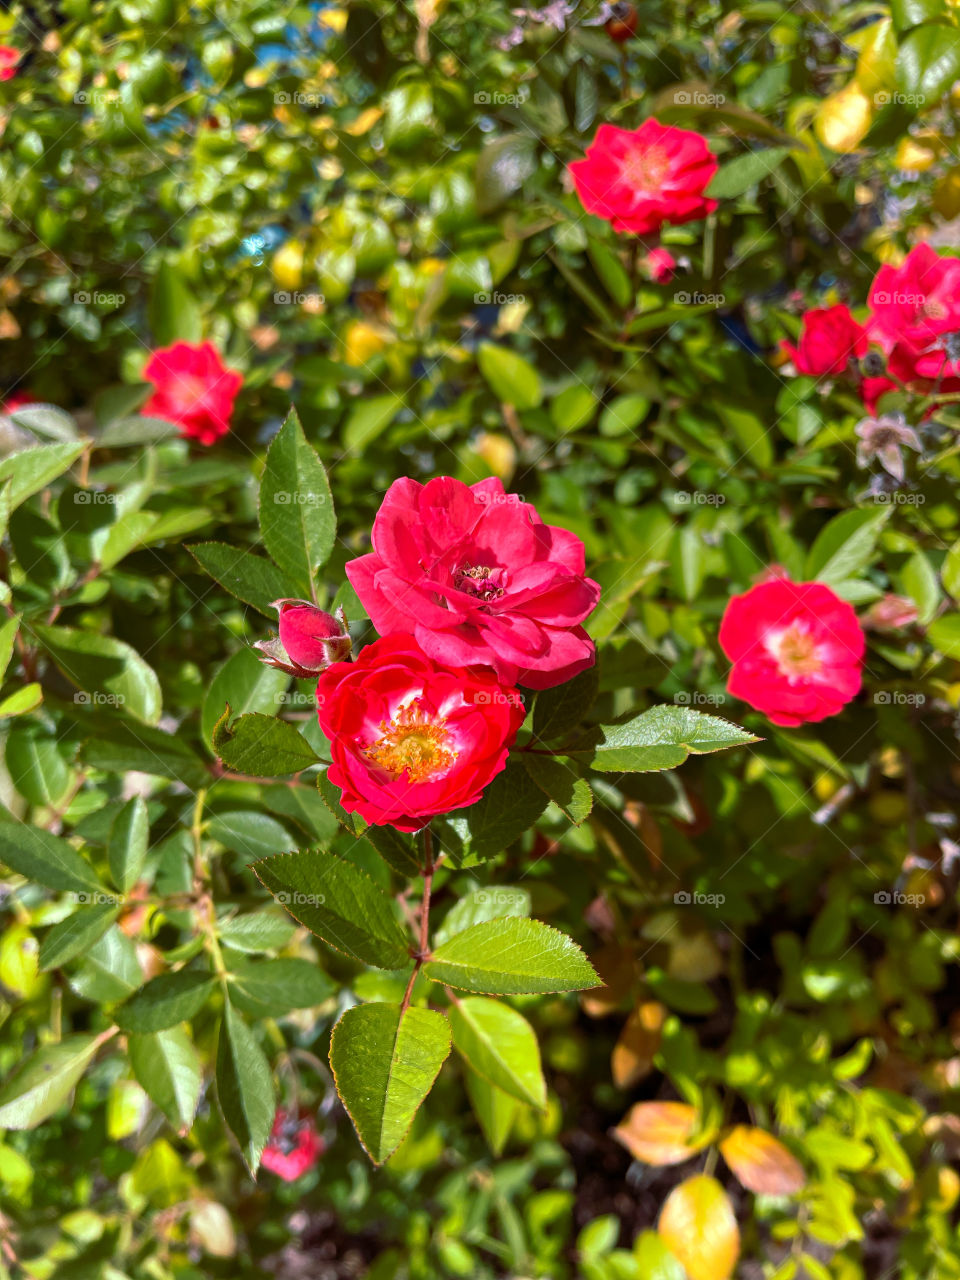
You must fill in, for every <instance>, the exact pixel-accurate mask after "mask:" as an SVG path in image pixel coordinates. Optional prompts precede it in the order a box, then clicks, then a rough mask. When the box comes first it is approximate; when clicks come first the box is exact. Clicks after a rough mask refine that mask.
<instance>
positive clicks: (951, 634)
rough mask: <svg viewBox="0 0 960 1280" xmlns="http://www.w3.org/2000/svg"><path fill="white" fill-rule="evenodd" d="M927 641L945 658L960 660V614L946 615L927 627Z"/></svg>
mask: <svg viewBox="0 0 960 1280" xmlns="http://www.w3.org/2000/svg"><path fill="white" fill-rule="evenodd" d="M927 639H928V640H929V641H930V643H931V644H932V645H933V647H934V648H935V649H936V650H937V651H938V652H939V653H942V654H943V656H944V657H945V658H960V613H944V614H942V615H941V616H940V617H939V618H935V619H934V620H933V622H931V623H930V625H929V627H927Z"/></svg>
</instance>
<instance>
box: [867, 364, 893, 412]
mask: <svg viewBox="0 0 960 1280" xmlns="http://www.w3.org/2000/svg"><path fill="white" fill-rule="evenodd" d="M897 390H898V387H897V384H896V383H895V382H891V380H890V379H889V378H886V377H884V376H883V375H882V374H881V375H880V376H879V377H876V378H864V380H863V381H862V382H861V383H860V396H861V398H862V399H863V407H864V408H865V409H866V411H867V412H868V413H869V414H870V415H871V416H872V417H876V416H877V410H878V407H879V404H880V401H881V400H882V399H883V397H884V396H885V395H886V394H887V392H888V391H897Z"/></svg>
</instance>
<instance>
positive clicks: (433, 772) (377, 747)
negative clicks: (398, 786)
mask: <svg viewBox="0 0 960 1280" xmlns="http://www.w3.org/2000/svg"><path fill="white" fill-rule="evenodd" d="M363 754H364V755H365V756H366V757H367V759H368V760H371V761H372V762H373V763H374V764H377V765H379V766H380V768H381V769H386V771H387V773H389V774H390V776H391V777H392V778H399V777H401V776H402V775H403V774H404V773H405V774H406V775H407V778H408V780H409V781H410V782H424V781H425V780H427V779H429V778H433V777H436V776H439V775H442V774H444V773H446V772H447V770H448V769H449V768H450V767H451V765H452V764H453V763H454V761H455V760H456V758H457V755H458V754H459V753H458V752H457V751H455V750H454V749H453V748H452V747H451V746H450V734H449V733H448V732H447V730H446V728H445V727H444V723H443V721H442V720H439V719H437V717H436V716H434V715H432V714H431V713H430V712H427V711H425V710H424V709H423V707H422V706H421V704H420V699H419V698H414V699H413V701H412V702H408V703H407V704H406V706H403V707H401V708H400V710H399V711H398V712H397V713H396V715H395V716H394V717H393V719H392V720H389V721H387V720H381V721H380V736H379V738H377V740H376V742H374V743H372V744H371V745H370V746H369V747H364V748H363Z"/></svg>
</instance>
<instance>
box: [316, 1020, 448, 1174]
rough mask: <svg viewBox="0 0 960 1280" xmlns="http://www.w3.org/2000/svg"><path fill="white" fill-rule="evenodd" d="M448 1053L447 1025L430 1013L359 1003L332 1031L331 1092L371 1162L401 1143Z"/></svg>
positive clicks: (378, 1162)
mask: <svg viewBox="0 0 960 1280" xmlns="http://www.w3.org/2000/svg"><path fill="white" fill-rule="evenodd" d="M449 1052H450V1026H449V1024H448V1022H447V1020H446V1018H445V1017H444V1016H443V1014H442V1013H437V1012H435V1011H434V1010H432V1009H417V1008H412V1009H406V1010H404V1011H402V1012H401V1008H400V1005H398V1004H361V1005H354V1007H353V1008H352V1009H347V1011H346V1012H345V1013H344V1015H343V1017H342V1018H341V1019H340V1021H339V1022H338V1023H337V1025H336V1026H335V1027H334V1029H333V1035H332V1037H331V1040H330V1067H331V1070H332V1071H333V1076H334V1080H335V1081H336V1085H337V1093H338V1094H339V1095H340V1099H341V1101H342V1102H343V1105H344V1106H345V1107H346V1109H347V1113H348V1114H349V1116H350V1119H351V1120H352V1121H353V1125H354V1128H355V1129H356V1131H357V1136H358V1137H359V1139H360V1141H361V1142H362V1143H363V1147H364V1149H365V1151H366V1152H367V1153H368V1155H369V1156H370V1158H371V1159H372V1160H373V1162H374V1163H375V1164H383V1162H384V1160H386V1159H387V1158H388V1157H389V1156H390V1155H392V1153H393V1152H394V1151H395V1150H396V1149H397V1147H398V1146H399V1145H400V1143H401V1142H402V1141H403V1139H404V1137H405V1136H406V1134H407V1131H408V1129H409V1128H410V1125H411V1123H412V1122H413V1117H414V1116H415V1115H416V1113H417V1111H418V1109H419V1107H420V1104H421V1103H422V1102H423V1100H424V1098H425V1097H426V1096H427V1094H428V1093H429V1092H430V1090H431V1088H432V1087H433V1082H434V1080H436V1078H437V1073H438V1072H439V1070H440V1068H441V1067H442V1066H443V1063H444V1061H445V1059H446V1057H447V1055H448V1054H449Z"/></svg>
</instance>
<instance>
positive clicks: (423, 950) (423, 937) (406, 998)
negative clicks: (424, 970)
mask: <svg viewBox="0 0 960 1280" xmlns="http://www.w3.org/2000/svg"><path fill="white" fill-rule="evenodd" d="M435 866H436V863H435V862H434V860H433V832H432V831H431V830H430V827H429V825H428V826H426V827H424V829H423V898H422V899H421V901H420V945H419V948H418V950H417V952H416V954H415V955H414V958H413V972H412V973H411V974H410V981H409V982H408V983H407V989H406V991H405V992H404V993H403V1002H402V1003H401V1005H400V1017H401V1018H402V1017H403V1015H404V1014H405V1013H406V1011H407V1010H408V1009H409V1008H410V997H411V996H412V995H413V984H414V983H415V982H416V980H417V974H418V973H419V972H420V966H421V965H422V964H423V962H424V960H426V958H427V956H429V954H430V896H431V894H432V893H433V872H434V868H435Z"/></svg>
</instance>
